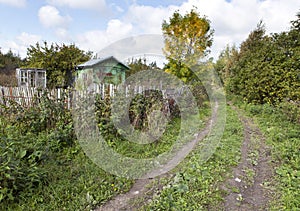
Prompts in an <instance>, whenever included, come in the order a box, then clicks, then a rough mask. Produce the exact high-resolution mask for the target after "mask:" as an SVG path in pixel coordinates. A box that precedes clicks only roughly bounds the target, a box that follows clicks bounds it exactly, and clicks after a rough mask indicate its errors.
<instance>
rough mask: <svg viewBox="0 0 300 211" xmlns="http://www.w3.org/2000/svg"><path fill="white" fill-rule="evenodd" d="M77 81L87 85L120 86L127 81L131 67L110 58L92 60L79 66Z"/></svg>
mask: <svg viewBox="0 0 300 211" xmlns="http://www.w3.org/2000/svg"><path fill="white" fill-rule="evenodd" d="M76 69H77V79H79V80H82V81H84V83H85V84H91V83H105V84H115V85H117V84H120V83H123V82H124V81H125V76H126V71H128V70H129V67H128V66H126V65H125V64H123V63H122V62H120V61H118V60H117V59H116V58H115V57H113V56H110V57H106V58H101V59H92V60H89V61H87V62H85V63H83V64H80V65H78V66H77V68H76Z"/></svg>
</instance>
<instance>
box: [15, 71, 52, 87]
mask: <svg viewBox="0 0 300 211" xmlns="http://www.w3.org/2000/svg"><path fill="white" fill-rule="evenodd" d="M16 77H17V80H18V86H19V87H24V86H26V87H40V88H46V84H47V77H46V70H45V69H39V68H17V69H16Z"/></svg>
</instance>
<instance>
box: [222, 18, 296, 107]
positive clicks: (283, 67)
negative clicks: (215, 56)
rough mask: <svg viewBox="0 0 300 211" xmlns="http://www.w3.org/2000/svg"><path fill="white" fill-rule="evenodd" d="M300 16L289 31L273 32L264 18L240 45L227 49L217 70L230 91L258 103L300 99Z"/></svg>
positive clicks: (277, 102)
mask: <svg viewBox="0 0 300 211" xmlns="http://www.w3.org/2000/svg"><path fill="white" fill-rule="evenodd" d="M299 19H300V15H298V19H297V20H296V21H293V22H292V23H293V24H292V26H291V28H290V30H289V31H287V32H281V33H275V34H272V35H266V34H265V33H266V32H265V26H264V25H263V23H262V22H260V23H259V24H258V26H257V28H256V29H255V30H253V31H252V32H251V33H250V34H249V36H248V38H247V39H246V40H245V41H244V42H243V43H242V44H241V47H240V49H236V48H234V47H233V48H230V47H227V48H226V49H225V51H224V52H223V53H222V54H221V55H220V58H219V60H218V61H217V63H216V70H217V71H218V72H219V75H220V76H221V77H222V80H223V82H224V84H225V86H226V88H227V90H228V92H230V93H233V94H236V95H240V96H242V97H243V100H245V101H246V102H250V103H255V104H263V103H268V104H272V105H277V104H279V103H280V102H283V101H293V102H297V101H299V100H300V63H299V56H300V31H299V27H297V26H296V25H295V22H299Z"/></svg>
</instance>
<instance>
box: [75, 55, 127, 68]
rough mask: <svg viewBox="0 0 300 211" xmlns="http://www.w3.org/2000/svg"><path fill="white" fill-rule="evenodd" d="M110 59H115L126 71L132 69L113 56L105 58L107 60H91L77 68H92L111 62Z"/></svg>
mask: <svg viewBox="0 0 300 211" xmlns="http://www.w3.org/2000/svg"><path fill="white" fill-rule="evenodd" d="M109 59H113V60H115V61H116V63H118V64H121V65H122V66H124V67H125V68H126V69H130V68H129V67H128V66H127V65H125V64H123V63H122V62H120V61H119V60H117V59H116V58H115V57H113V56H109V57H105V58H97V59H91V60H89V61H87V62H85V63H83V64H80V65H78V66H77V67H79V68H83V67H92V66H94V65H96V64H99V63H102V62H105V61H106V60H109Z"/></svg>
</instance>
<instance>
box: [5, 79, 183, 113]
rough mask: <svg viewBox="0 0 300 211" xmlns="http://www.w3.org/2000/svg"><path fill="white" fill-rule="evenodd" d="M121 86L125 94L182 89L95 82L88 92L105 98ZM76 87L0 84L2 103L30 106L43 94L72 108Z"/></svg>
mask: <svg viewBox="0 0 300 211" xmlns="http://www.w3.org/2000/svg"><path fill="white" fill-rule="evenodd" d="M120 88H122V89H124V88H125V90H123V91H125V94H126V95H127V94H129V93H133V94H137V93H142V92H144V91H145V90H147V89H153V90H155V89H159V90H161V91H162V94H163V95H164V96H170V95H174V94H176V93H178V94H180V93H181V92H182V89H180V90H175V89H164V90H163V89H162V87H155V86H150V87H149V86H148V87H146V86H130V85H129V86H126V87H120V86H117V85H113V84H93V86H92V87H89V88H88V90H86V91H85V93H87V92H93V93H97V94H100V96H101V98H102V99H103V98H105V97H106V96H110V97H113V96H115V93H116V92H117V91H119V90H120ZM74 92H78V91H75V90H74V89H70V88H68V89H63V88H56V89H51V90H49V89H40V88H35V87H3V86H0V104H2V105H4V106H10V105H11V104H12V103H18V104H19V105H21V106H23V107H30V106H33V105H34V103H36V102H37V101H36V99H39V98H41V97H42V96H43V95H45V94H46V95H47V96H48V97H49V98H50V99H53V100H57V101H62V100H63V101H64V103H65V104H66V107H67V108H69V109H70V108H71V106H72V96H74Z"/></svg>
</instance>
